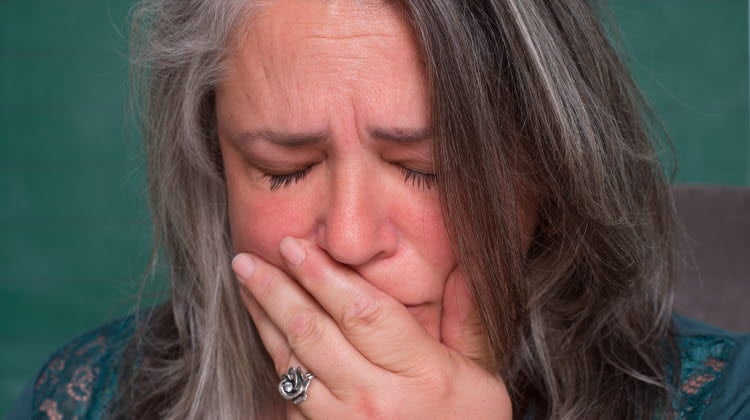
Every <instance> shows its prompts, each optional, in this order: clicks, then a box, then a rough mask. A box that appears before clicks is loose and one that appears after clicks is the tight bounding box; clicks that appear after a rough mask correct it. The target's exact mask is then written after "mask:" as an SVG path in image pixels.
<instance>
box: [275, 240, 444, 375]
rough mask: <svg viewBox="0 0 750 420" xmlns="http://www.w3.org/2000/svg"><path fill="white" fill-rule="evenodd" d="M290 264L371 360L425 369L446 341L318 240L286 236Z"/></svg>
mask: <svg viewBox="0 0 750 420" xmlns="http://www.w3.org/2000/svg"><path fill="white" fill-rule="evenodd" d="M280 250H281V254H282V255H283V256H284V258H285V259H286V261H287V267H288V269H289V271H290V272H291V273H292V274H293V276H294V277H295V278H296V279H297V280H298V281H299V283H300V284H301V285H302V286H303V287H304V288H305V290H307V292H309V293H310V294H311V295H312V296H314V298H315V299H316V300H317V301H318V302H319V303H320V305H321V306H322V307H323V309H325V311H326V312H327V313H328V314H330V315H331V317H332V318H333V319H334V320H335V321H336V323H337V324H338V326H339V327H340V328H341V331H342V332H343V334H344V335H345V336H346V338H347V339H348V341H349V342H350V343H351V344H352V345H353V346H354V347H355V348H356V349H357V350H359V352H360V353H361V354H362V355H364V356H365V358H367V359H368V360H369V361H370V362H371V363H374V364H376V365H378V366H380V367H382V368H385V369H387V370H389V371H391V372H394V373H400V374H409V373H411V374H416V373H421V371H422V370H423V369H424V367H425V366H429V365H432V363H429V362H428V360H426V359H427V358H430V357H432V356H435V355H437V354H440V353H441V352H443V351H444V347H443V346H440V345H439V343H438V342H436V341H435V340H434V339H433V338H432V337H431V336H430V335H429V334H428V333H427V331H425V329H424V328H423V327H422V326H421V325H420V324H419V323H418V322H417V321H416V320H415V319H414V318H413V317H412V316H411V314H410V313H409V312H408V310H407V309H406V308H405V307H404V306H403V305H402V304H401V303H399V302H397V301H396V300H395V299H393V298H392V297H391V296H389V295H387V294H385V293H383V292H381V291H379V290H378V289H377V288H375V287H374V286H373V285H372V284H370V283H369V282H368V281H366V280H365V279H363V278H362V277H360V276H359V275H358V274H357V273H355V272H353V271H351V270H349V269H347V268H346V267H344V266H342V265H341V264H339V263H337V262H336V261H334V260H333V259H331V257H330V256H329V255H328V254H327V253H325V252H324V251H322V250H321V249H320V248H318V247H317V246H316V245H314V244H312V243H310V242H307V241H304V240H299V239H294V238H286V239H284V240H283V241H282V243H281V245H280Z"/></svg>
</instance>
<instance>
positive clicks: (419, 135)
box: [369, 127, 431, 144]
mask: <svg viewBox="0 0 750 420" xmlns="http://www.w3.org/2000/svg"><path fill="white" fill-rule="evenodd" d="M369 132H370V136H372V137H373V138H375V139H378V140H383V141H387V142H393V143H401V144H413V143H419V142H421V141H424V140H428V139H429V138H430V137H431V133H430V130H428V129H411V128H381V127H376V128H370V129H369Z"/></svg>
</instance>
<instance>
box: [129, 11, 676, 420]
mask: <svg viewBox="0 0 750 420" xmlns="http://www.w3.org/2000/svg"><path fill="white" fill-rule="evenodd" d="M389 3H393V4H394V5H395V7H399V8H400V9H401V11H402V12H403V16H404V19H405V20H406V21H407V22H409V23H410V24H411V26H412V29H413V31H414V33H415V35H416V37H417V39H418V42H419V44H420V46H421V48H422V55H423V59H424V62H425V67H426V69H427V75H428V78H429V83H430V86H429V89H430V92H431V105H432V113H433V117H432V121H433V125H434V127H433V132H434V135H435V141H436V148H435V149H436V151H435V158H436V167H437V172H438V177H439V179H440V182H439V183H438V185H439V188H440V194H441V202H442V205H443V211H444V213H445V216H446V225H447V226H446V228H447V229H448V232H449V234H450V235H451V237H452V239H453V242H454V247H455V253H456V255H457V257H458V258H459V261H460V262H461V263H462V265H463V266H464V267H465V268H466V270H467V274H468V277H469V287H470V289H471V290H472V292H473V293H474V296H475V300H476V302H477V306H478V308H479V310H480V316H481V320H482V324H483V327H484V330H485V332H486V334H487V347H488V355H489V356H488V360H487V365H488V366H489V367H490V368H492V369H495V370H496V371H497V372H498V373H500V374H502V376H503V378H504V379H505V381H506V383H507V384H508V388H509V390H510V392H511V397H512V399H513V404H514V414H515V416H518V417H521V416H523V415H524V414H525V413H526V412H527V410H531V409H533V410H534V413H535V415H536V416H538V417H554V418H561V419H573V418H597V417H604V418H635V417H650V416H652V415H653V414H655V413H657V412H658V411H659V410H662V411H663V410H666V408H668V407H669V403H668V391H669V386H670V385H669V381H670V379H669V378H667V377H666V373H665V364H666V363H667V360H668V358H670V357H672V356H673V355H672V354H671V353H670V352H668V351H667V352H665V351H664V349H669V348H670V344H669V343H670V337H669V329H668V327H669V317H670V315H671V298H670V290H671V279H672V276H673V274H672V271H673V269H672V254H671V238H672V233H671V226H672V217H673V209H672V204H671V199H670V196H669V193H668V188H667V183H666V180H665V179H664V176H663V174H662V171H661V168H660V165H659V162H658V160H657V159H656V155H655V152H654V149H653V146H652V144H651V141H652V138H654V136H653V131H652V130H651V127H652V124H651V122H650V120H649V118H648V115H647V111H648V107H647V106H646V104H645V102H644V101H643V100H642V98H641V96H640V95H639V93H638V91H637V89H636V87H635V85H634V83H633V82H632V80H631V79H630V77H629V75H628V73H627V71H626V69H625V67H624V66H623V64H622V62H621V61H620V60H619V58H618V57H617V55H616V54H615V51H614V49H613V48H612V46H611V45H610V41H609V39H608V37H607V30H608V29H609V30H611V29H612V28H613V27H608V28H605V27H604V26H602V23H601V20H600V13H599V10H598V9H596V8H595V6H593V5H592V4H589V3H588V2H582V1H579V0H571V1H563V0H556V1H549V2H529V1H522V0H485V1H478V2H460V1H452V0H403V1H400V2H394V1H391V2H389ZM257 5H258V4H257V3H249V2H244V1H238V0H143V1H141V3H140V4H139V5H138V6H137V8H136V10H135V13H134V32H133V35H134V36H133V46H134V49H133V57H134V63H135V67H134V68H135V70H136V75H137V77H135V79H134V80H135V81H136V83H135V85H136V89H140V91H139V92H141V93H142V94H143V96H142V98H143V100H144V103H143V106H144V108H143V121H144V125H143V134H144V140H145V144H146V152H147V156H148V179H149V191H150V194H151V207H152V212H153V223H154V233H155V249H156V253H158V252H159V251H163V252H165V254H166V257H167V259H168V262H169V267H170V279H171V297H170V299H169V300H168V301H167V302H166V303H164V304H163V305H161V306H160V307H158V308H157V309H156V310H155V311H154V313H153V314H152V315H151V317H150V318H149V319H147V320H145V321H143V322H142V323H141V324H142V329H141V330H140V332H139V334H138V340H137V341H136V342H135V343H136V344H135V348H136V349H137V354H138V355H139V356H138V357H139V358H141V359H140V360H142V363H141V367H140V368H139V369H133V370H131V371H129V372H127V373H126V374H125V375H123V376H122V380H121V384H120V388H121V393H122V396H121V398H120V404H119V405H118V406H117V407H118V409H119V410H121V412H127V413H129V414H130V415H131V416H133V417H143V416H148V415H151V416H154V415H158V416H163V417H167V418H211V417H216V418H223V419H231V418H242V417H246V416H247V415H248V413H254V415H255V417H257V418H267V417H269V415H270V413H275V414H277V415H278V414H279V413H281V412H282V411H281V409H282V407H283V406H282V405H281V404H282V402H281V401H280V399H279V397H278V396H277V395H276V393H275V390H274V385H275V381H276V380H277V378H276V374H275V372H274V370H273V365H272V363H271V362H270V360H269V358H268V355H267V354H266V352H265V350H264V348H263V346H262V344H261V343H260V341H259V339H258V337H257V333H256V332H255V330H254V327H253V325H252V322H251V320H250V318H249V316H248V315H247V313H246V311H245V308H244V306H243V305H242V303H241V300H240V298H239V293H240V292H239V290H238V287H237V284H236V282H235V280H234V278H233V275H232V273H231V269H230V257H231V246H230V240H229V228H228V218H227V209H226V194H225V183H224V179H223V169H222V163H221V158H220V154H219V150H218V142H217V138H216V132H215V109H214V103H213V91H214V88H215V86H216V84H217V82H218V81H219V80H220V78H221V76H222V62H223V59H224V57H225V56H226V54H227V47H228V45H229V44H230V41H231V39H232V37H233V36H234V34H235V33H236V31H237V30H239V29H240V28H242V27H243V26H242V25H246V24H247V22H248V19H250V18H251V17H252V16H253V14H254V13H256V10H255V6H257ZM522 196H528V197H534V198H536V200H537V209H536V210H537V211H538V212H539V217H540V226H539V228H538V229H537V232H536V233H535V237H534V241H533V243H532V246H531V249H530V250H529V253H528V255H523V254H522V253H521V251H520V249H521V246H520V232H519V230H518V220H517V212H516V209H517V204H518V202H519V201H520V197H522ZM498 267H503V269H502V270H499V269H498ZM571 389H573V390H575V392H570V390H571ZM634 402H635V403H634Z"/></svg>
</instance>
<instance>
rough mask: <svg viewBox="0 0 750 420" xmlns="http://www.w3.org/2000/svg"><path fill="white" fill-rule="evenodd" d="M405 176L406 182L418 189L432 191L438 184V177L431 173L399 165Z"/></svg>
mask: <svg viewBox="0 0 750 420" xmlns="http://www.w3.org/2000/svg"><path fill="white" fill-rule="evenodd" d="M398 167H399V169H400V170H401V172H402V173H403V174H404V182H406V183H407V184H408V183H411V184H412V185H414V186H416V187H418V188H426V189H430V188H432V187H433V186H434V185H435V184H436V183H437V175H436V174H433V173H429V172H421V171H417V170H414V169H411V168H407V167H405V166H401V165H398Z"/></svg>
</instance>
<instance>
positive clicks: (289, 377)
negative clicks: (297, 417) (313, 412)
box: [279, 366, 315, 404]
mask: <svg viewBox="0 0 750 420" xmlns="http://www.w3.org/2000/svg"><path fill="white" fill-rule="evenodd" d="M314 378H315V375H313V374H312V373H310V372H308V373H304V372H302V368H301V367H299V366H297V367H290V368H289V370H288V371H286V373H285V374H283V375H281V381H280V382H279V393H280V394H281V396H282V397H284V399H285V400H290V401H291V402H293V403H295V404H300V403H302V402H305V401H306V400H307V387H309V386H310V382H312V380H313V379H314Z"/></svg>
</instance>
